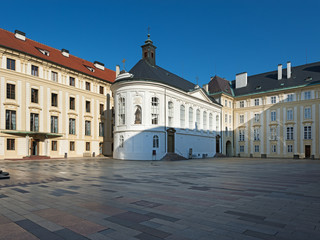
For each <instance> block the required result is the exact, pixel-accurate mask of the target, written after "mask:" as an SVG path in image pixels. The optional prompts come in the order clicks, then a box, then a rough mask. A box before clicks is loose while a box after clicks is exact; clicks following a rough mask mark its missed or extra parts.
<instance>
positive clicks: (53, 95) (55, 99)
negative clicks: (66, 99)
mask: <svg viewBox="0 0 320 240" xmlns="http://www.w3.org/2000/svg"><path fill="white" fill-rule="evenodd" d="M51 107H58V94H57V93H51Z"/></svg>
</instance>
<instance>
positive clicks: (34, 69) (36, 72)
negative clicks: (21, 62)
mask: <svg viewBox="0 0 320 240" xmlns="http://www.w3.org/2000/svg"><path fill="white" fill-rule="evenodd" d="M31 75H32V76H35V77H39V67H38V66H36V65H31Z"/></svg>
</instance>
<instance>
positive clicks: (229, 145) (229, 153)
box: [226, 141, 232, 157]
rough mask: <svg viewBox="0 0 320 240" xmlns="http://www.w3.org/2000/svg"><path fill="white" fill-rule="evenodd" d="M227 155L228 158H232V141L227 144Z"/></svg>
mask: <svg viewBox="0 0 320 240" xmlns="http://www.w3.org/2000/svg"><path fill="white" fill-rule="evenodd" d="M226 155H227V157H231V156H232V146H231V142H230V141H227V142H226Z"/></svg>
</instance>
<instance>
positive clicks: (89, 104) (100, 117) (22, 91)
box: [0, 29, 116, 159]
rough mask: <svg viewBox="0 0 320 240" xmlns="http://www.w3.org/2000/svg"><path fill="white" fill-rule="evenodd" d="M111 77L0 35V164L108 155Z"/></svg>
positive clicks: (18, 37)
mask: <svg viewBox="0 0 320 240" xmlns="http://www.w3.org/2000/svg"><path fill="white" fill-rule="evenodd" d="M115 77H116V73H115V72H114V71H112V70H109V69H107V68H105V67H104V65H103V64H102V63H100V62H94V63H91V62H88V61H86V60H83V59H80V58H77V57H75V56H73V55H71V54H69V51H68V50H65V49H62V50H61V51H60V50H57V49H54V48H52V47H49V46H46V45H43V44H40V43H38V42H35V41H33V40H31V39H28V38H26V36H25V33H23V32H20V31H17V30H16V31H15V33H11V32H8V31H6V30H3V29H0V159H4V158H23V157H29V156H38V155H41V156H42V157H43V156H50V157H64V156H65V155H67V156H68V157H69V156H70V157H77V156H92V155H99V154H103V155H111V154H112V144H113V140H112V113H111V108H112V106H113V102H112V97H111V91H110V85H111V83H112V82H113V81H114V79H115Z"/></svg>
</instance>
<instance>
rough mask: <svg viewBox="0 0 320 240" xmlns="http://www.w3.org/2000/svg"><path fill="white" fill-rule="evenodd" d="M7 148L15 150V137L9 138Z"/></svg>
mask: <svg viewBox="0 0 320 240" xmlns="http://www.w3.org/2000/svg"><path fill="white" fill-rule="evenodd" d="M7 150H10V151H12V150H15V140H14V139H10V138H8V139H7Z"/></svg>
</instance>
